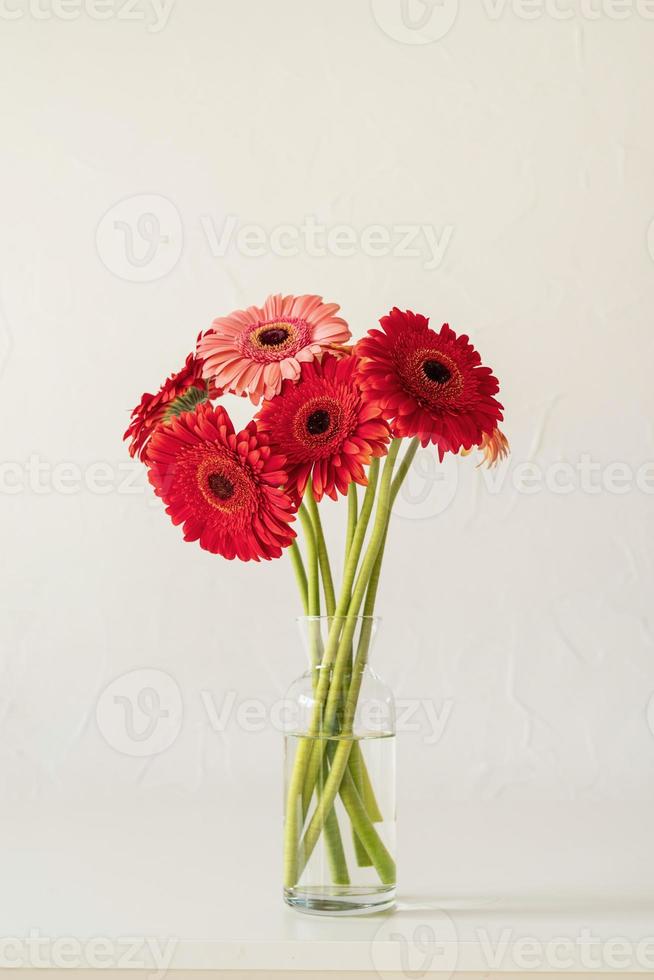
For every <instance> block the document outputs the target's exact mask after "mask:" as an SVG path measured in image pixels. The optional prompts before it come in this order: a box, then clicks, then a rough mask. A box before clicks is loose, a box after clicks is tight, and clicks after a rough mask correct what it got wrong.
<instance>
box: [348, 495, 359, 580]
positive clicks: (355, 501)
mask: <svg viewBox="0 0 654 980" xmlns="http://www.w3.org/2000/svg"><path fill="white" fill-rule="evenodd" d="M358 510H359V497H358V491H357V485H356V483H354V481H352V483H350V485H349V487H348V489H347V531H346V534H345V560H346V561H347V556H348V555H349V553H350V548H351V547H352V541H353V540H354V532H355V531H356V528H357V516H358Z"/></svg>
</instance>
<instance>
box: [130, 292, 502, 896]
mask: <svg viewBox="0 0 654 980" xmlns="http://www.w3.org/2000/svg"><path fill="white" fill-rule="evenodd" d="M338 311H339V307H338V306H337V305H336V304H333V303H324V302H323V301H322V299H321V297H319V296H297V297H295V296H281V295H276V296H270V297H269V298H268V299H267V300H266V302H265V303H264V305H263V307H257V306H251V307H248V309H246V310H238V311H236V312H234V313H231V314H230V315H229V316H226V317H219V318H217V319H216V320H214V322H213V323H212V325H211V328H210V329H209V330H208V331H206V332H205V333H203V334H200V336H199V337H198V340H197V345H196V350H195V351H194V352H193V353H192V354H190V355H189V356H188V358H187V360H186V363H185V365H184V367H183V368H182V370H181V371H179V372H178V373H177V374H174V375H172V376H171V377H170V378H168V379H167V380H166V381H165V382H164V384H163V385H162V387H161V389H160V390H159V392H158V393H157V394H155V395H151V394H144V395H143V397H142V398H141V402H140V404H139V405H138V406H137V407H136V408H135V409H134V411H133V413H132V419H131V423H130V425H129V428H128V430H127V432H126V433H125V438H127V439H129V440H130V452H131V454H132V455H133V456H135V455H136V456H138V457H139V458H140V459H141V460H142V461H143V462H144V463H145V465H146V466H147V468H148V475H149V480H150V482H151V484H152V486H153V487H154V490H155V493H156V494H158V496H159V497H161V499H162V500H163V501H164V503H165V505H166V512H167V513H168V514H169V516H170V517H171V519H172V521H173V523H174V524H178V525H182V527H183V532H184V539H185V540H186V541H198V542H199V544H200V547H202V548H204V549H206V550H207V551H210V552H213V553H214V554H218V555H222V556H223V557H224V558H230V559H231V558H240V559H241V560H242V561H250V560H253V561H260V560H261V559H266V560H270V559H273V558H280V557H281V556H282V554H283V553H284V551H286V550H288V554H289V556H290V560H291V564H292V567H293V570H294V573H295V577H296V579H297V584H298V588H299V593H300V598H301V602H302V607H303V610H304V631H305V636H306V640H307V646H308V650H309V656H310V666H309V669H308V671H307V672H306V673H305V674H304V675H303V677H302V678H301V679H300V680H299V681H298V682H296V684H295V685H294V687H293V688H292V697H293V700H294V703H295V704H296V706H297V709H298V711H297V716H296V718H295V719H294V726H293V730H292V731H290V732H289V734H288V736H287V760H286V790H285V825H284V879H285V880H284V895H285V898H286V901H287V902H288V903H289V904H291V905H294V906H296V907H298V908H300V909H303V910H307V911H314V912H327V913H332V914H333V913H335V912H337V913H338V912H341V913H343V912H346V913H348V912H350V913H351V912H357V911H368V910H374V909H380V908H384V907H388V906H389V905H390V904H391V903H392V902H393V900H394V889H395V876H396V871H395V860H394V819H395V800H394V756H393V752H394V740H393V734H394V720H393V701H392V695H391V694H390V692H388V690H387V689H386V688H385V687H384V685H382V683H381V682H380V681H379V679H378V678H377V677H376V675H375V674H374V673H373V672H372V670H371V669H370V667H369V664H368V661H369V656H370V649H371V641H372V637H373V635H374V632H375V628H376V619H375V616H374V613H375V602H376V597H377V588H378V584H379V578H380V572H381V567H382V560H383V557H384V550H385V546H386V539H387V535H388V530H389V523H390V517H391V512H392V508H393V503H394V501H395V498H396V497H397V494H398V492H399V490H400V487H401V486H402V482H403V480H404V479H405V477H406V475H407V472H408V471H409V468H410V466H411V462H412V460H413V457H414V455H415V453H416V451H417V449H418V446H419V445H422V446H423V447H427V446H429V445H430V444H431V445H433V447H434V451H435V452H437V453H438V456H439V459H440V460H441V461H442V460H443V457H444V455H445V453H455V454H462V455H465V454H467V453H469V452H470V451H471V450H472V449H473V448H474V447H477V448H479V450H480V451H481V453H482V457H483V459H484V460H485V461H486V462H487V463H489V464H491V465H492V464H494V463H495V462H496V461H497V460H499V459H501V458H502V457H503V456H504V455H505V454H506V453H507V451H508V444H507V441H506V438H505V437H504V435H503V434H502V432H501V431H500V429H499V428H498V423H499V422H500V421H501V420H502V406H501V404H500V403H499V402H498V401H497V399H496V398H495V395H496V394H497V392H498V390H499V385H498V382H497V379H496V378H495V377H494V375H493V373H492V371H491V370H490V368H488V367H485V366H483V365H482V363H481V359H480V357H479V354H478V353H477V351H476V350H475V349H474V347H473V346H472V345H471V344H470V342H469V340H468V337H467V336H465V335H462V336H457V335H456V334H455V333H454V332H453V331H452V330H451V329H450V327H449V326H448V325H447V324H444V325H443V326H442V327H441V328H440V330H439V331H438V332H436V331H434V330H432V329H431V328H430V327H429V323H428V320H427V319H426V317H424V316H421V315H420V314H415V313H411V312H402V311H401V310H399V309H397V308H394V309H393V310H391V312H390V313H389V314H388V316H384V317H382V319H381V321H380V326H381V329H373V330H370V331H369V332H368V334H367V336H365V337H364V338H363V339H361V340H359V341H358V343H355V344H352V343H351V335H350V331H349V329H348V326H347V324H346V322H345V321H344V320H343V319H342V318H341V317H339V316H338V315H337V314H338ZM228 394H231V395H237V396H248V397H249V398H250V400H251V401H252V403H253V404H254V405H255V406H256V414H255V417H254V418H253V420H252V421H251V422H250V423H249V424H248V425H247V426H246V427H245V428H244V429H243V430H242V431H240V432H236V431H235V429H234V426H233V424H232V422H231V420H230V417H229V415H228V413H227V410H226V408H225V405H224V402H223V398H224V396H226V395H228ZM382 459H383V460H384V462H383V465H382V464H381V460H382ZM360 487H361V488H363V489H362V490H359V488H360ZM325 496H328V497H330V498H332V499H333V500H338V499H339V497H346V498H347V508H346V509H347V517H346V520H345V522H344V523H345V535H344V539H345V547H344V560H343V568H344V571H343V577H342V582H341V583H340V588H338V589H337V588H336V586H335V583H334V578H333V575H332V566H331V563H330V559H329V554H328V550H327V545H326V541H325V535H324V533H323V526H322V522H321V518H320V507H319V505H320V503H321V501H322V500H323V498H324V497H325ZM297 518H299V525H300V526H301V528H302V531H303V546H302V549H301V548H300V545H299V544H298V540H297V536H296V530H295V526H294V525H295V524H296V519H297ZM366 706H367V707H368V708H371V707H374V708H375V709H376V710H375V712H374V715H375V719H376V720H375V722H374V723H371V721H370V718H371V716H372V714H373V713H372V712H371V711H367V712H366V711H364V708H365V707H366Z"/></svg>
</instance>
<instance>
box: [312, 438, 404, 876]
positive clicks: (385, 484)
mask: <svg viewBox="0 0 654 980" xmlns="http://www.w3.org/2000/svg"><path fill="white" fill-rule="evenodd" d="M418 444H419V443H418V440H417V439H413V440H412V442H411V443H410V445H409V447H408V449H407V451H406V452H405V454H404V457H403V459H402V461H401V463H400V465H399V466H398V469H397V473H396V476H395V479H393V481H392V483H391V474H392V469H393V463H394V460H395V457H396V456H397V452H398V449H399V440H394V441H393V443H392V444H391V448H390V450H389V458H388V459H387V461H386V465H385V467H384V474H383V476H382V483H381V487H380V496H379V503H378V507H377V515H376V519H375V525H374V528H373V532H372V536H371V540H370V544H369V546H368V550H367V552H366V556H365V558H364V561H363V563H362V566H361V570H360V572H359V575H358V577H357V582H356V585H355V588H354V593H353V595H352V601H351V603H350V608H349V610H348V619H347V621H346V624H345V626H344V628H343V633H342V636H341V644H340V647H339V652H338V654H337V658H336V666H335V670H334V678H333V683H332V689H331V690H330V694H331V693H332V691H333V689H334V687H337V684H338V680H337V673H338V668H339V657H340V656H341V651H343V650H344V651H345V654H346V653H347V642H348V635H349V641H350V643H351V638H352V635H353V631H354V626H352V627H350V617H351V616H356V614H357V612H358V609H359V608H360V604H361V600H362V597H363V590H364V589H365V603H364V617H368V618H365V619H364V620H363V623H362V627H361V637H360V640H359V647H358V651H357V657H356V661H355V664H354V668H353V671H352V681H351V684H350V689H349V692H348V697H347V702H346V705H345V711H344V717H343V726H342V729H341V735H342V734H347V733H348V732H350V731H351V729H352V725H353V721H354V715H355V712H356V705H357V701H358V697H359V690H360V686H361V679H362V673H363V669H364V667H365V664H366V662H367V655H368V648H369V645H370V637H371V633H372V619H371V618H369V617H372V613H373V611H374V606H375V601H376V597H377V589H378V585H379V577H380V573H381V564H382V559H383V554H384V550H385V546H386V539H387V535H388V527H389V522H390V516H391V508H392V506H393V503H394V501H395V499H396V497H397V494H398V493H399V490H400V487H401V486H402V482H403V480H404V479H405V477H406V475H407V473H408V471H409V467H410V466H411V463H412V461H413V458H414V456H415V454H416V451H417V449H418ZM345 654H343V656H345ZM329 724H330V706H329V698H328V703H327V709H326V711H325V728H326V730H327V731H329ZM351 746H352V740H351V739H347V738H345V739H340V740H339V744H338V747H337V749H336V752H335V755H334V758H333V760H332V765H331V769H330V774H329V777H328V779H327V782H326V784H325V785H324V786H323V792H322V795H321V799H320V803H319V806H318V807H317V808H316V811H315V812H314V814H313V817H312V819H311V821H310V823H309V826H308V827H307V830H306V833H305V835H304V838H303V840H302V842H301V844H300V848H299V851H300V855H301V859H300V861H301V867H300V869H299V870H300V873H301V870H302V867H303V866H304V862H306V861H307V860H308V859H309V857H310V855H311V853H312V851H313V848H314V847H315V844H316V841H317V840H318V837H319V836H320V833H321V830H322V823H321V821H322V822H323V823H324V820H325V819H326V817H327V815H328V812H329V809H328V807H329V806H330V798H331V799H332V801H333V799H334V798H335V796H336V793H338V792H339V791H340V792H341V798H342V800H343V803H344V804H345V806H346V809H347V812H348V815H349V816H350V820H351V821H352V825H353V827H354V830H355V833H356V834H357V836H358V838H359V840H360V841H361V843H362V844H363V845H364V847H365V849H366V851H367V852H368V854H369V856H370V858H371V860H372V862H373V864H374V866H375V868H376V869H377V872H378V874H379V876H380V879H381V880H382V881H383V882H389V881H393V880H394V875H395V869H394V864H393V861H392V858H391V856H390V855H389V854H388V851H387V849H386V848H385V846H384V844H383V842H382V840H381V838H380V837H379V834H378V833H377V831H376V829H375V827H374V825H373V823H372V821H371V820H370V816H369V813H368V811H367V809H366V806H365V804H364V803H363V802H362V801H361V798H360V796H359V793H358V792H357V787H356V785H355V783H354V781H353V780H352V777H351V774H350V772H349V771H347V766H348V760H349V756H350V752H351ZM350 784H351V785H350Z"/></svg>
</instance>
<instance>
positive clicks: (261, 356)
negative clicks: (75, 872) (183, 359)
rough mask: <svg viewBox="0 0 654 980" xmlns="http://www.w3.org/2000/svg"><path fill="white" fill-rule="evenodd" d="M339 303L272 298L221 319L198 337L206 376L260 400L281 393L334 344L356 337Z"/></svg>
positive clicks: (293, 298)
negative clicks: (284, 385)
mask: <svg viewBox="0 0 654 980" xmlns="http://www.w3.org/2000/svg"><path fill="white" fill-rule="evenodd" d="M338 309H339V307H338V305H337V304H336V303H323V301H322V297H321V296H281V295H276V296H269V297H268V299H267V300H266V302H265V303H264V305H263V307H259V306H249V307H248V308H247V310H236V311H235V312H234V313H230V315H229V316H225V317H218V318H217V319H216V320H214V321H213V323H212V325H211V330H209V331H208V332H207V333H206V334H204V336H203V337H200V339H199V341H198V354H199V356H200V357H202V358H203V359H204V362H205V363H204V376H205V378H209V379H211V380H212V381H213V382H214V383H215V384H216V385H219V386H220V387H221V388H226V389H228V390H229V391H233V392H235V393H236V394H237V395H240V394H244V393H247V394H248V395H249V396H250V398H251V399H252V401H253V402H254V404H255V405H256V404H258V403H259V401H260V400H261V398H262V397H263V398H272V397H273V396H274V395H277V394H279V392H280V391H281V387H282V381H284V379H286V378H288V379H290V380H293V379H295V378H298V377H299V375H300V366H301V364H302V363H303V362H306V361H312V360H313V359H314V357H317V356H318V355H319V354H321V353H322V352H323V351H324V350H325V349H327V348H329V346H330V345H331V344H343V343H344V342H345V341H346V340H348V339H349V337H350V331H349V329H348V325H347V323H346V322H345V320H343V319H341V317H338V316H336V315H335V314H336V313H337V312H338Z"/></svg>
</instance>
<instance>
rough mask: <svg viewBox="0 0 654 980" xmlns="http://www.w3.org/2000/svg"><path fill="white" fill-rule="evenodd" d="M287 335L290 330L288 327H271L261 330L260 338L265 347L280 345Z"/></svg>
mask: <svg viewBox="0 0 654 980" xmlns="http://www.w3.org/2000/svg"><path fill="white" fill-rule="evenodd" d="M287 337H288V330H287V329H286V327H269V328H268V330H262V331H261V333H260V334H259V338H258V340H259V343H260V344H263V345H264V347H279V345H280V344H283V343H284V341H285V340H286V338H287Z"/></svg>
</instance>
